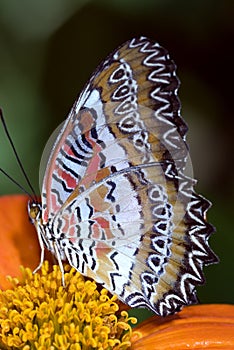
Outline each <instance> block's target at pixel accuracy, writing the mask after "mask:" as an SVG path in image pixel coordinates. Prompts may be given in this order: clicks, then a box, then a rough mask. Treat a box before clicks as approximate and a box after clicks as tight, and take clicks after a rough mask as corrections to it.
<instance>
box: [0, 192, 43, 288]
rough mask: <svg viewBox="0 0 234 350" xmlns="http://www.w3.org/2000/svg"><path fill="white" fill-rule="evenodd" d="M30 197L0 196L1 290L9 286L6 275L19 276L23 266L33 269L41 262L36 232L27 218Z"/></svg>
mask: <svg viewBox="0 0 234 350" xmlns="http://www.w3.org/2000/svg"><path fill="white" fill-rule="evenodd" d="M28 200H29V198H28V196H25V195H11V196H2V197H0V237H1V244H0V288H1V289H6V288H9V287H10V283H9V281H7V280H6V275H11V276H14V277H16V276H19V275H20V273H21V271H20V266H21V265H23V266H27V267H30V268H32V269H35V267H36V266H37V265H38V263H39V260H40V247H39V243H38V239H37V235H36V232H35V229H34V227H33V225H32V224H31V222H30V221H29V219H28V215H27V203H28Z"/></svg>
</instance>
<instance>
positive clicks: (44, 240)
mask: <svg viewBox="0 0 234 350" xmlns="http://www.w3.org/2000/svg"><path fill="white" fill-rule="evenodd" d="M28 215H29V219H30V221H31V222H32V224H33V225H34V226H35V228H36V231H37V235H38V238H39V242H40V246H41V248H42V245H43V246H44V247H46V248H47V249H48V250H49V251H51V252H52V253H53V254H54V253H55V249H54V235H53V234H52V233H51V232H52V228H51V225H50V222H48V223H46V224H45V223H43V220H42V206H41V203H38V202H29V203H28Z"/></svg>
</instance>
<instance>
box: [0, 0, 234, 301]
mask: <svg viewBox="0 0 234 350" xmlns="http://www.w3.org/2000/svg"><path fill="white" fill-rule="evenodd" d="M233 9H234V5H233V2H232V1H229V2H228V1H219V0H212V1H211V0H206V1H201V0H191V1H187V0H180V1H172V0H143V1H142V0H129V1H123V0H111V1H108V0H99V1H88V0H76V1H75V0H70V1H65V0H49V1H46V0H41V1H32V0H21V1H18V0H10V1H9V0H1V2H0V106H1V107H2V109H3V111H4V116H5V118H6V121H7V124H8V127H9V130H10V134H11V136H12V137H13V139H14V142H15V146H16V148H17V150H18V152H19V154H20V156H21V159H22V162H23V164H24V166H25V169H26V171H27V174H28V176H29V178H30V179H31V181H32V183H33V185H34V187H35V188H36V189H37V191H39V190H38V171H39V170H38V168H39V163H40V156H41V153H42V151H43V147H44V145H45V143H46V141H47V139H48V137H49V135H50V134H51V132H52V131H53V130H54V129H55V127H56V126H57V125H58V124H59V123H61V122H62V121H63V120H64V118H65V117H66V115H67V113H68V112H69V109H70V107H71V105H72V104H73V102H74V100H75V98H76V96H77V94H78V93H79V92H80V91H81V89H82V87H83V85H84V84H85V82H86V81H87V80H88V79H89V76H90V74H91V73H92V71H93V70H94V69H95V68H96V66H97V65H98V63H99V62H100V61H101V60H102V59H103V58H105V56H106V55H107V54H108V53H110V52H111V51H112V50H113V49H114V48H115V47H116V46H118V45H119V44H121V43H122V42H124V41H125V40H128V39H130V38H132V37H134V36H139V35H146V36H149V37H150V38H152V39H155V40H157V41H158V42H159V43H160V44H161V45H163V46H164V47H165V48H167V49H168V50H169V52H170V55H171V57H172V58H173V59H174V60H175V62H176V64H177V67H178V70H177V72H178V75H179V78H180V80H181V82H182V85H181V88H180V91H179V96H180V99H181V102H182V107H183V108H182V114H183V116H184V118H185V120H186V121H187V123H188V125H189V134H188V141H189V143H190V151H191V157H192V161H193V169H194V174H195V177H196V178H197V179H198V180H199V181H198V185H197V191H198V192H199V193H202V194H203V195H204V196H205V197H207V198H209V199H210V200H211V201H212V203H213V207H212V209H211V210H210V211H209V221H210V222H212V223H213V224H214V225H215V226H216V230H217V233H216V234H215V235H213V236H212V238H211V239H210V242H211V246H212V248H213V249H214V250H215V252H216V253H217V254H218V256H219V257H220V263H219V264H218V265H214V266H210V267H207V268H206V269H205V273H206V277H207V283H206V285H205V286H203V287H200V288H198V295H199V298H200V300H201V302H202V303H204V302H207V303H213V302H214V303H219V302H220V303H233V302H234V278H233V277H234V273H233V270H234V232H233V228H232V226H233V222H232V219H233V218H232V215H234V213H233V189H234V186H233V175H232V167H233V96H232V95H233V63H234V60H233V44H234V42H233V41H234V35H233V34H234V20H233V18H234V11H233ZM0 166H1V167H2V168H3V169H5V170H6V171H7V172H8V173H9V174H12V175H13V176H14V178H15V179H17V180H18V181H19V182H20V183H22V184H24V186H25V182H24V180H23V178H22V176H21V174H20V173H19V169H18V167H17V164H16V161H15V159H14V157H13V156H12V152H11V149H10V147H9V144H8V142H7V140H6V137H5V135H4V133H3V132H2V127H0ZM16 192H20V190H19V189H18V188H16V187H15V186H14V185H13V184H11V183H10V182H9V180H8V179H6V178H5V177H4V176H2V175H1V174H0V194H9V193H16Z"/></svg>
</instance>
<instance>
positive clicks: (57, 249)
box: [53, 242, 66, 288]
mask: <svg viewBox="0 0 234 350" xmlns="http://www.w3.org/2000/svg"><path fill="white" fill-rule="evenodd" d="M53 248H54V251H55V256H56V259H57V261H58V264H59V268H60V271H61V273H62V285H63V287H64V288H65V287H66V285H65V280H64V268H63V263H62V259H61V254H60V253H59V248H58V246H57V244H56V242H54V244H53Z"/></svg>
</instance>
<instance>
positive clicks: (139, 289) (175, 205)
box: [42, 37, 216, 315]
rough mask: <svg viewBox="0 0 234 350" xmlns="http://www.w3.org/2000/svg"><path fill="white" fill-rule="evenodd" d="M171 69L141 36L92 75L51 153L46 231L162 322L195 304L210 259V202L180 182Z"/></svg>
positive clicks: (72, 257) (182, 127)
mask: <svg viewBox="0 0 234 350" xmlns="http://www.w3.org/2000/svg"><path fill="white" fill-rule="evenodd" d="M178 86H179V82H178V79H177V77H176V74H175V65H174V63H173V61H172V60H171V59H170V57H169V55H168V53H167V51H166V50H165V49H163V48H162V47H161V46H159V44H157V43H155V42H152V41H150V40H148V39H147V38H143V37H142V38H139V39H133V40H131V41H128V42H126V43H125V44H123V45H122V46H120V47H119V48H118V49H117V50H115V51H114V52H113V53H112V54H111V55H109V56H108V57H107V59H106V60H105V61H103V62H102V63H101V65H100V66H99V67H98V68H97V70H96V71H95V72H94V74H93V75H92V76H91V79H90V81H89V83H88V84H87V85H86V87H85V89H84V91H83V92H82V94H81V96H80V98H79V99H78V100H77V101H76V102H75V104H74V106H73V108H72V110H71V112H70V114H69V116H68V119H67V121H66V123H65V125H64V127H63V129H62V131H61V133H60V135H59V137H58V138H57V140H56V142H55V145H54V147H53V150H52V153H51V156H50V159H49V162H48V165H47V169H46V172H45V177H44V182H43V189H42V205H43V213H42V219H43V225H44V226H45V227H47V230H49V231H50V232H51V231H53V234H54V239H55V240H56V246H57V248H58V251H59V252H61V256H62V257H63V256H64V254H65V256H66V258H67V259H68V261H69V263H70V264H71V265H72V266H74V267H75V268H76V269H78V270H79V271H80V272H82V273H83V274H85V275H87V276H89V277H92V278H94V279H95V280H96V281H98V282H100V283H102V284H104V286H105V287H106V288H107V289H108V290H110V291H111V292H112V293H115V294H117V295H118V296H119V298H120V299H121V300H123V301H124V302H126V303H127V304H129V305H130V306H133V307H134V306H136V307H148V308H150V309H152V310H153V311H155V312H156V313H158V314H160V315H167V314H169V313H173V312H175V311H177V310H178V309H180V307H181V306H182V305H184V304H189V303H191V302H194V301H195V300H196V295H195V291H194V286H195V285H196V284H201V283H203V280H204V278H203V274H202V267H203V264H204V263H210V262H214V261H215V260H216V258H215V255H214V254H213V252H212V251H211V250H210V248H209V246H208V243H207V238H208V237H209V235H210V234H211V232H212V228H211V226H210V225H209V224H208V223H207V222H206V220H205V213H206V210H207V209H208V202H207V201H206V200H205V199H203V198H202V197H200V196H198V195H196V194H195V193H194V190H193V186H194V180H192V179H190V178H188V177H186V176H185V175H184V168H185V165H186V160H187V155H188V154H187V144H186V141H185V134H186V131H187V126H186V124H185V122H184V121H183V119H182V118H181V116H180V103H179V100H178V97H177V89H178Z"/></svg>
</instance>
